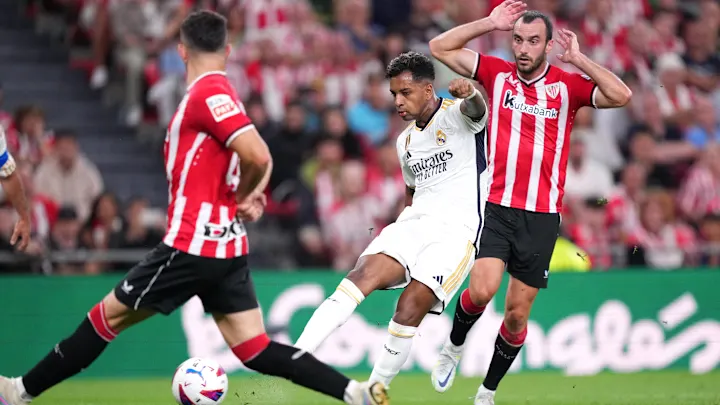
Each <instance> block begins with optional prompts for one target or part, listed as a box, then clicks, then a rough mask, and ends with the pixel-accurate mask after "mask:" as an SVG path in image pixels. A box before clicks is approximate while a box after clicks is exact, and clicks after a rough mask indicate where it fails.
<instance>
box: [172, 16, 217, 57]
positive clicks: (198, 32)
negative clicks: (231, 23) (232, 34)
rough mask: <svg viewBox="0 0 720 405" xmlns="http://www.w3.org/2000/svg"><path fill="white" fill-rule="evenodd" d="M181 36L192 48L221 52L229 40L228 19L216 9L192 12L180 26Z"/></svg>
mask: <svg viewBox="0 0 720 405" xmlns="http://www.w3.org/2000/svg"><path fill="white" fill-rule="evenodd" d="M180 38H181V39H182V42H183V44H185V46H186V47H188V48H189V49H191V50H195V51H198V52H207V53H215V52H219V51H221V50H222V49H223V48H224V47H225V43H226V42H227V19H225V17H223V16H221V15H220V14H218V13H216V12H214V11H208V10H202V11H196V12H194V13H191V14H190V15H188V16H187V17H186V18H185V21H183V23H182V26H180Z"/></svg>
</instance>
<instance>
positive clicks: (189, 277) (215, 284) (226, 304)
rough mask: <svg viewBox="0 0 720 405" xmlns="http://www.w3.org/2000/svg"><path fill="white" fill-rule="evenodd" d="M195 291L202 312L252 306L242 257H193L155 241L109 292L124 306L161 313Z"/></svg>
mask: <svg viewBox="0 0 720 405" xmlns="http://www.w3.org/2000/svg"><path fill="white" fill-rule="evenodd" d="M195 295H197V296H198V297H200V299H201V300H202V303H203V306H204V307H205V312H207V313H215V314H231V313H234V312H241V311H245V310H249V309H254V308H257V307H258V301H257V296H256V294H255V287H254V285H253V282H252V278H251V277H250V269H249V267H248V262H247V256H240V257H233V258H227V259H215V258H208V257H201V256H193V255H190V254H187V253H185V252H181V251H179V250H177V249H175V248H172V247H170V246H167V245H165V244H164V243H160V244H159V245H158V246H157V247H155V248H154V249H153V250H152V251H151V252H150V253H148V255H147V256H146V257H145V258H144V259H143V260H142V261H141V262H140V263H138V264H137V265H136V266H135V267H133V268H132V269H131V270H130V272H128V273H127V275H125V278H123V279H122V280H121V281H120V283H118V285H117V286H116V287H115V296H116V297H117V298H118V300H120V302H122V303H123V304H125V305H127V306H128V307H130V308H133V309H135V310H137V309H141V308H142V309H148V310H151V311H154V312H159V313H162V314H165V315H167V314H170V313H171V312H173V311H174V310H175V309H177V308H178V307H180V306H182V305H183V304H184V303H185V302H187V301H188V300H189V299H190V298H192V297H193V296H195Z"/></svg>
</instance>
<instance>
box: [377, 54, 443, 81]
mask: <svg viewBox="0 0 720 405" xmlns="http://www.w3.org/2000/svg"><path fill="white" fill-rule="evenodd" d="M404 72H410V73H412V77H413V80H416V81H420V80H429V81H433V80H435V66H433V63H432V61H431V60H430V58H428V57H427V56H425V55H423V54H421V53H419V52H414V51H410V52H405V53H401V54H400V55H398V56H396V57H395V58H394V59H393V60H391V61H390V63H389V64H388V67H387V69H386V71H385V77H386V78H387V79H392V78H393V77H396V76H399V75H400V74H402V73H404Z"/></svg>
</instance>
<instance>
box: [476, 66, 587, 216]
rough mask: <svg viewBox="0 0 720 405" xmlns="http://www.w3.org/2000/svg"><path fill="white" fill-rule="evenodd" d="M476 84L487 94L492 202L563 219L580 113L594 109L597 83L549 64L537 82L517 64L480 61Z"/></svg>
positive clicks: (490, 200)
mask: <svg viewBox="0 0 720 405" xmlns="http://www.w3.org/2000/svg"><path fill="white" fill-rule="evenodd" d="M475 66H476V67H475V72H474V73H473V78H475V79H476V80H477V81H478V82H479V83H480V84H481V85H483V87H485V90H487V93H488V99H489V102H490V106H489V111H490V116H489V117H488V129H489V130H488V137H487V145H486V146H487V149H486V153H487V157H488V171H489V176H490V189H489V194H488V201H489V202H492V203H494V204H499V205H502V206H505V207H512V208H518V209H522V210H526V211H533V212H545V213H559V212H561V210H562V200H563V194H564V187H565V173H566V169H567V162H568V152H569V149H570V132H571V131H572V126H573V122H574V120H575V113H576V112H577V110H578V109H579V108H581V107H584V106H595V93H596V89H597V87H596V85H595V83H594V82H593V81H592V80H591V79H590V78H589V77H588V76H585V75H581V74H577V73H569V72H566V71H564V70H562V69H560V68H558V67H555V66H551V65H550V64H547V63H546V67H545V71H544V72H543V73H542V74H541V75H540V76H538V77H537V78H536V79H535V80H533V81H530V82H528V81H526V80H524V79H523V78H521V77H519V76H518V72H517V68H516V66H515V63H510V62H506V61H504V60H502V59H499V58H496V57H493V56H487V55H480V54H478V55H477V63H476V65H475Z"/></svg>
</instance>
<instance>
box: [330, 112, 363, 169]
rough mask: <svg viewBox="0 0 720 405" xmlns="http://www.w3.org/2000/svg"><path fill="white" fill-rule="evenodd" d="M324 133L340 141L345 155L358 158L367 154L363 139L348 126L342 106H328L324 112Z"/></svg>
mask: <svg viewBox="0 0 720 405" xmlns="http://www.w3.org/2000/svg"><path fill="white" fill-rule="evenodd" d="M322 134H323V135H325V136H330V137H333V138H335V139H337V140H338V141H340V143H341V145H342V148H343V153H344V156H345V157H346V158H348V159H357V158H361V157H363V156H364V155H365V149H364V145H363V142H362V139H361V138H360V137H359V136H358V135H357V134H356V133H355V132H353V131H352V130H351V129H350V128H349V127H348V122H347V120H346V119H345V113H344V112H343V110H342V108H340V107H328V108H327V109H326V110H325V111H324V112H323V114H322Z"/></svg>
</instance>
